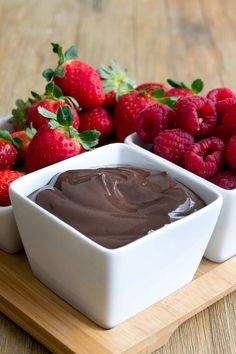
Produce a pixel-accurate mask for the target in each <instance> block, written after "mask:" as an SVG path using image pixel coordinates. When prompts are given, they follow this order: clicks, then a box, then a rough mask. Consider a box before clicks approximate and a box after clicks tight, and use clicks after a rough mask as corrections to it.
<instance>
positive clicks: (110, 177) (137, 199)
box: [29, 166, 205, 248]
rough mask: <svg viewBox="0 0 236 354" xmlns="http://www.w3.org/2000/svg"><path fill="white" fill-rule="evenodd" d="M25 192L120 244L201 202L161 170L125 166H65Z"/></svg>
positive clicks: (107, 242) (84, 229) (100, 238)
mask: <svg viewBox="0 0 236 354" xmlns="http://www.w3.org/2000/svg"><path fill="white" fill-rule="evenodd" d="M29 198H30V199H32V200H33V201H35V202H36V203H37V204H38V205H40V206H41V207H42V208H44V209H46V210H48V211H49V212H50V213H52V214H54V215H56V216H57V217H58V218H60V219H61V220H63V221H64V222H66V223H68V224H69V225H71V226H72V227H74V228H75V229H77V230H79V231H80V232H81V233H82V234H84V235H86V236H87V237H89V238H90V239H92V240H93V241H95V242H97V243H98V244H100V245H102V246H104V247H107V248H118V247H121V246H124V245H126V244H128V243H130V242H132V241H135V240H137V239H139V238H140V237H143V236H145V235H147V234H148V233H150V232H152V231H153V230H156V229H159V228H161V227H163V226H164V225H166V224H169V223H171V222H173V221H176V220H179V219H182V218H183V217H185V216H187V215H189V214H191V213H193V212H195V211H197V210H199V209H201V208H203V207H204V206H205V204H204V202H203V201H202V200H201V199H200V198H199V197H198V196H197V195H196V194H195V193H193V192H192V191H191V190H189V189H188V188H187V187H185V186H184V185H183V184H181V183H179V182H177V181H175V180H174V179H173V178H172V177H170V176H169V175H168V173H167V172H160V171H154V170H147V169H142V168H135V167H129V166H123V167H114V168H113V167H111V168H110V167H106V168H97V169H84V170H70V171H66V172H64V173H61V174H58V175H56V176H54V177H53V178H52V180H51V181H50V182H49V184H48V185H46V186H44V187H42V188H40V189H39V190H37V191H36V192H34V193H32V194H31V195H30V196H29Z"/></svg>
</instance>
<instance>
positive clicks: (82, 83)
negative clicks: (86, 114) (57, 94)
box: [43, 43, 105, 109]
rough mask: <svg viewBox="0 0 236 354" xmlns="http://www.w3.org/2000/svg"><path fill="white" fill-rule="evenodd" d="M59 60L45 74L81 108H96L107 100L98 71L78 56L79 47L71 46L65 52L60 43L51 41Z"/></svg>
mask: <svg viewBox="0 0 236 354" xmlns="http://www.w3.org/2000/svg"><path fill="white" fill-rule="evenodd" d="M51 44H52V47H53V52H54V53H56V54H58V57H59V62H58V66H57V68H56V69H55V70H52V69H46V70H44V72H43V76H44V77H45V78H46V79H47V80H48V81H50V80H53V81H54V82H55V84H56V85H58V86H59V87H60V88H61V90H62V91H63V93H64V95H68V96H72V97H74V98H75V99H76V100H77V101H78V103H79V105H80V107H81V108H85V109H94V108H96V107H98V106H101V105H102V104H103V103H104V101H105V94H104V91H103V88H102V82H101V79H100V77H99V75H98V73H97V72H96V71H95V70H94V69H93V68H92V67H91V66H89V65H88V64H86V63H84V62H82V61H81V60H79V58H78V52H77V48H75V47H73V46H72V47H70V48H69V49H68V50H67V51H66V52H65V53H64V54H63V51H62V47H61V46H60V45H59V44H56V43H51Z"/></svg>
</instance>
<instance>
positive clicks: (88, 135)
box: [75, 130, 101, 150]
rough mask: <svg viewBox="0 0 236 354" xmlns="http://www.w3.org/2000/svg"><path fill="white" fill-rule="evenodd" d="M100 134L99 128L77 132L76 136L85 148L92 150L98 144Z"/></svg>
mask: <svg viewBox="0 0 236 354" xmlns="http://www.w3.org/2000/svg"><path fill="white" fill-rule="evenodd" d="M100 135H101V133H100V132H99V131H98V130H86V131H84V132H81V133H79V134H77V135H76V136H75V138H76V140H77V141H78V142H79V143H80V144H81V145H82V146H83V148H84V149H85V150H91V148H93V147H94V146H96V145H97V144H98V138H99V136H100Z"/></svg>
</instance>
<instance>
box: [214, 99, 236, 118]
mask: <svg viewBox="0 0 236 354" xmlns="http://www.w3.org/2000/svg"><path fill="white" fill-rule="evenodd" d="M215 108H216V113H217V120H218V122H219V123H222V122H223V118H224V116H225V114H227V113H232V112H235V111H236V97H234V98H226V99H225V100H222V101H218V102H216V105H215Z"/></svg>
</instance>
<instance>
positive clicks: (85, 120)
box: [80, 107, 113, 141]
mask: <svg viewBox="0 0 236 354" xmlns="http://www.w3.org/2000/svg"><path fill="white" fill-rule="evenodd" d="M94 129H95V130H98V131H100V133H101V135H100V138H99V140H101V141H103V140H104V139H106V138H107V137H109V136H110V134H111V132H112V130H113V120H112V117H111V115H110V114H109V113H108V112H107V111H106V110H105V109H104V108H103V107H97V108H94V109H93V110H91V111H82V112H81V113H80V131H81V132H83V131H85V130H94Z"/></svg>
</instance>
